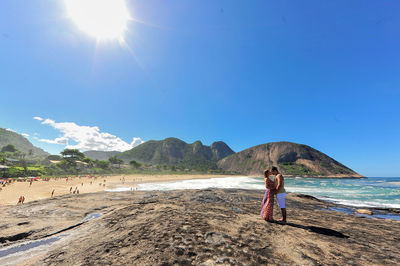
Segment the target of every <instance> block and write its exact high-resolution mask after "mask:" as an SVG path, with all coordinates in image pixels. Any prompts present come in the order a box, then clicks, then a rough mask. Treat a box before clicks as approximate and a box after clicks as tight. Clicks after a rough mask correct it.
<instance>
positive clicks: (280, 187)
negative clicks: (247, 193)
mask: <svg viewBox="0 0 400 266" xmlns="http://www.w3.org/2000/svg"><path fill="white" fill-rule="evenodd" d="M270 171H271V173H272V174H273V175H275V176H276V177H275V180H274V183H275V190H276V192H275V193H276V199H277V201H278V205H279V208H281V212H282V218H281V219H280V220H279V221H280V222H283V223H286V202H285V198H286V195H287V194H286V190H285V179H284V178H283V175H281V174H280V173H279V171H278V168H277V167H275V166H272V167H271V170H270Z"/></svg>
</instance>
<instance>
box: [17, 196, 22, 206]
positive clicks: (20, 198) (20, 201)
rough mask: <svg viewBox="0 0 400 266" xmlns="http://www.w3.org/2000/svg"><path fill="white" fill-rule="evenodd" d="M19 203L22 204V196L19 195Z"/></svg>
mask: <svg viewBox="0 0 400 266" xmlns="http://www.w3.org/2000/svg"><path fill="white" fill-rule="evenodd" d="M18 204H22V196H20V197H19V199H18V203H17V205H18Z"/></svg>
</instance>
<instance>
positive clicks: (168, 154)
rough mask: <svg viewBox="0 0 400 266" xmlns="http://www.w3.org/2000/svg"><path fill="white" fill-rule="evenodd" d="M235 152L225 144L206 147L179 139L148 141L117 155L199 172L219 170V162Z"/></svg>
mask: <svg viewBox="0 0 400 266" xmlns="http://www.w3.org/2000/svg"><path fill="white" fill-rule="evenodd" d="M233 153H234V152H233V151H232V150H231V149H230V148H229V147H228V145H226V144H225V143H223V142H215V143H213V144H212V145H211V146H205V145H203V144H202V143H201V142H200V141H196V142H194V143H192V144H188V143H186V142H184V141H182V140H180V139H177V138H167V139H164V140H160V141H154V140H151V141H147V142H145V143H143V144H141V145H139V146H137V147H135V148H133V149H131V150H129V151H126V152H123V153H120V154H117V157H118V158H121V159H123V160H124V161H127V162H128V161H131V160H135V161H138V162H140V163H145V164H146V163H150V164H153V165H163V164H165V165H174V166H176V167H179V168H183V169H185V168H186V169H194V170H199V171H206V170H217V169H218V167H217V161H218V160H219V159H221V158H222V156H227V155H230V154H233Z"/></svg>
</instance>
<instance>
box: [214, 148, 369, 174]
mask: <svg viewBox="0 0 400 266" xmlns="http://www.w3.org/2000/svg"><path fill="white" fill-rule="evenodd" d="M273 165H274V166H277V167H278V168H279V170H280V171H281V172H282V173H283V174H286V175H294V176H316V177H356V178H360V177H362V175H360V174H358V173H356V172H354V171H353V170H351V169H350V168H348V167H346V166H344V165H343V164H341V163H339V162H337V161H336V160H334V159H332V158H331V157H329V156H328V155H326V154H324V153H322V152H320V151H318V150H316V149H314V148H311V147H310V146H307V145H303V144H297V143H292V142H271V143H267V144H262V145H258V146H254V147H251V148H249V149H246V150H244V151H241V152H238V153H235V154H233V155H230V156H228V157H225V158H223V159H222V160H220V161H219V162H218V167H220V168H222V169H224V170H226V171H232V172H238V173H242V174H247V175H260V173H262V171H263V170H264V169H265V168H267V167H270V166H273Z"/></svg>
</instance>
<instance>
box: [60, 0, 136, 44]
mask: <svg viewBox="0 0 400 266" xmlns="http://www.w3.org/2000/svg"><path fill="white" fill-rule="evenodd" d="M65 3H66V7H67V12H68V16H69V17H70V18H71V19H72V20H73V21H74V22H75V24H76V25H77V26H78V27H79V28H80V29H81V30H82V31H84V32H86V33H88V34H89V35H91V36H93V37H95V38H96V39H97V40H113V39H119V40H123V35H124V32H125V30H126V27H127V22H128V20H129V12H128V8H127V7H126V4H125V0H65Z"/></svg>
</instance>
